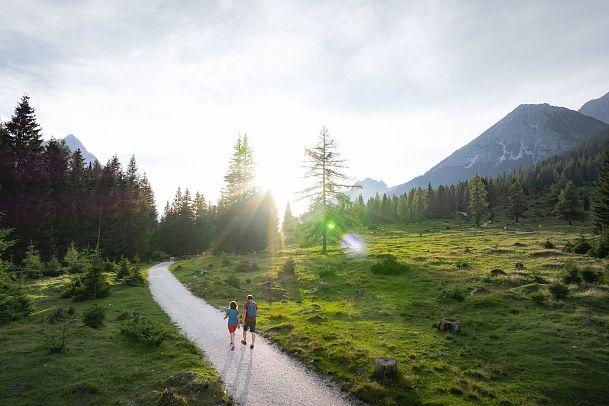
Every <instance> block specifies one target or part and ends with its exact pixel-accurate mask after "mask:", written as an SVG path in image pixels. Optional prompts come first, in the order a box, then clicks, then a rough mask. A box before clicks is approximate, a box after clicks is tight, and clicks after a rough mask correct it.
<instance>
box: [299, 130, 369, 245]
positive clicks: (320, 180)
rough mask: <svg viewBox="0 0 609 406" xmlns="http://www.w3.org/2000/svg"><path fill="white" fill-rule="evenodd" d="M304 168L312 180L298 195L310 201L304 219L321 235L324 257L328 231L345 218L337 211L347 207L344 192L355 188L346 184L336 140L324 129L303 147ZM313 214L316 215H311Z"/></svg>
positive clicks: (347, 198) (343, 167) (344, 165)
mask: <svg viewBox="0 0 609 406" xmlns="http://www.w3.org/2000/svg"><path fill="white" fill-rule="evenodd" d="M304 168H305V169H306V173H305V178H306V179H309V180H311V181H312V185H311V186H310V187H308V188H306V189H304V190H303V191H302V192H301V194H302V198H303V199H311V209H310V211H309V213H308V215H307V216H305V218H307V219H308V222H309V223H310V225H312V226H313V230H312V231H313V234H317V235H321V239H322V253H323V254H326V253H327V252H328V231H329V230H333V229H334V228H335V227H336V222H335V221H336V220H337V219H338V218H339V217H341V216H348V213H344V210H342V209H341V208H342V207H345V206H347V205H348V204H349V197H348V196H347V195H346V194H345V191H347V190H349V189H352V188H356V187H358V186H357V185H354V184H353V183H350V182H349V178H348V177H347V175H346V174H345V173H344V171H345V170H346V169H347V165H346V161H345V160H344V159H342V158H341V157H340V153H339V152H338V146H337V144H336V141H335V140H333V139H332V138H330V133H329V132H328V129H327V128H326V127H323V128H322V129H321V131H320V132H319V138H318V140H317V144H315V146H314V147H312V148H305V162H304ZM315 212H316V213H317V215H313V213H315ZM332 217H334V218H332Z"/></svg>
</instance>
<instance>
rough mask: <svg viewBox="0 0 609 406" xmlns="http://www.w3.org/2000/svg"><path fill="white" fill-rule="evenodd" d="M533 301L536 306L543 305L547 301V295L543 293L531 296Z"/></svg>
mask: <svg viewBox="0 0 609 406" xmlns="http://www.w3.org/2000/svg"><path fill="white" fill-rule="evenodd" d="M531 300H533V303H535V304H536V305H542V304H543V303H544V302H545V300H546V295H544V294H543V293H533V294H532V295H531Z"/></svg>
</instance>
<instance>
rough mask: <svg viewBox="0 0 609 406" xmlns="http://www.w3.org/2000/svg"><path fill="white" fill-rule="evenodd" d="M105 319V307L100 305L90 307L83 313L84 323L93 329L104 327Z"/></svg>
mask: <svg viewBox="0 0 609 406" xmlns="http://www.w3.org/2000/svg"><path fill="white" fill-rule="evenodd" d="M105 319H106V312H105V310H104V309H103V307H101V306H98V305H93V306H89V307H88V308H86V309H85V311H84V312H83V313H82V322H83V323H85V326H89V327H91V328H100V327H101V326H103V325H104V320H105Z"/></svg>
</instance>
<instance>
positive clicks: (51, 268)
mask: <svg viewBox="0 0 609 406" xmlns="http://www.w3.org/2000/svg"><path fill="white" fill-rule="evenodd" d="M64 272H65V270H64V268H63V266H62V265H61V262H59V259H58V258H57V257H56V256H55V255H53V256H52V257H51V259H49V262H47V263H46V264H45V266H44V269H43V270H42V274H43V275H44V276H59V275H62V274H63V273H64Z"/></svg>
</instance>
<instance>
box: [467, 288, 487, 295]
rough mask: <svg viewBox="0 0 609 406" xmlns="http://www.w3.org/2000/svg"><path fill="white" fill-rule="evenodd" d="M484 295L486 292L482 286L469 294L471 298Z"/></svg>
mask: <svg viewBox="0 0 609 406" xmlns="http://www.w3.org/2000/svg"><path fill="white" fill-rule="evenodd" d="M485 293H488V290H486V288H485V287H484V286H477V287H475V288H474V290H472V291H471V292H470V293H469V294H470V295H471V296H476V295H483V294H485Z"/></svg>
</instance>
